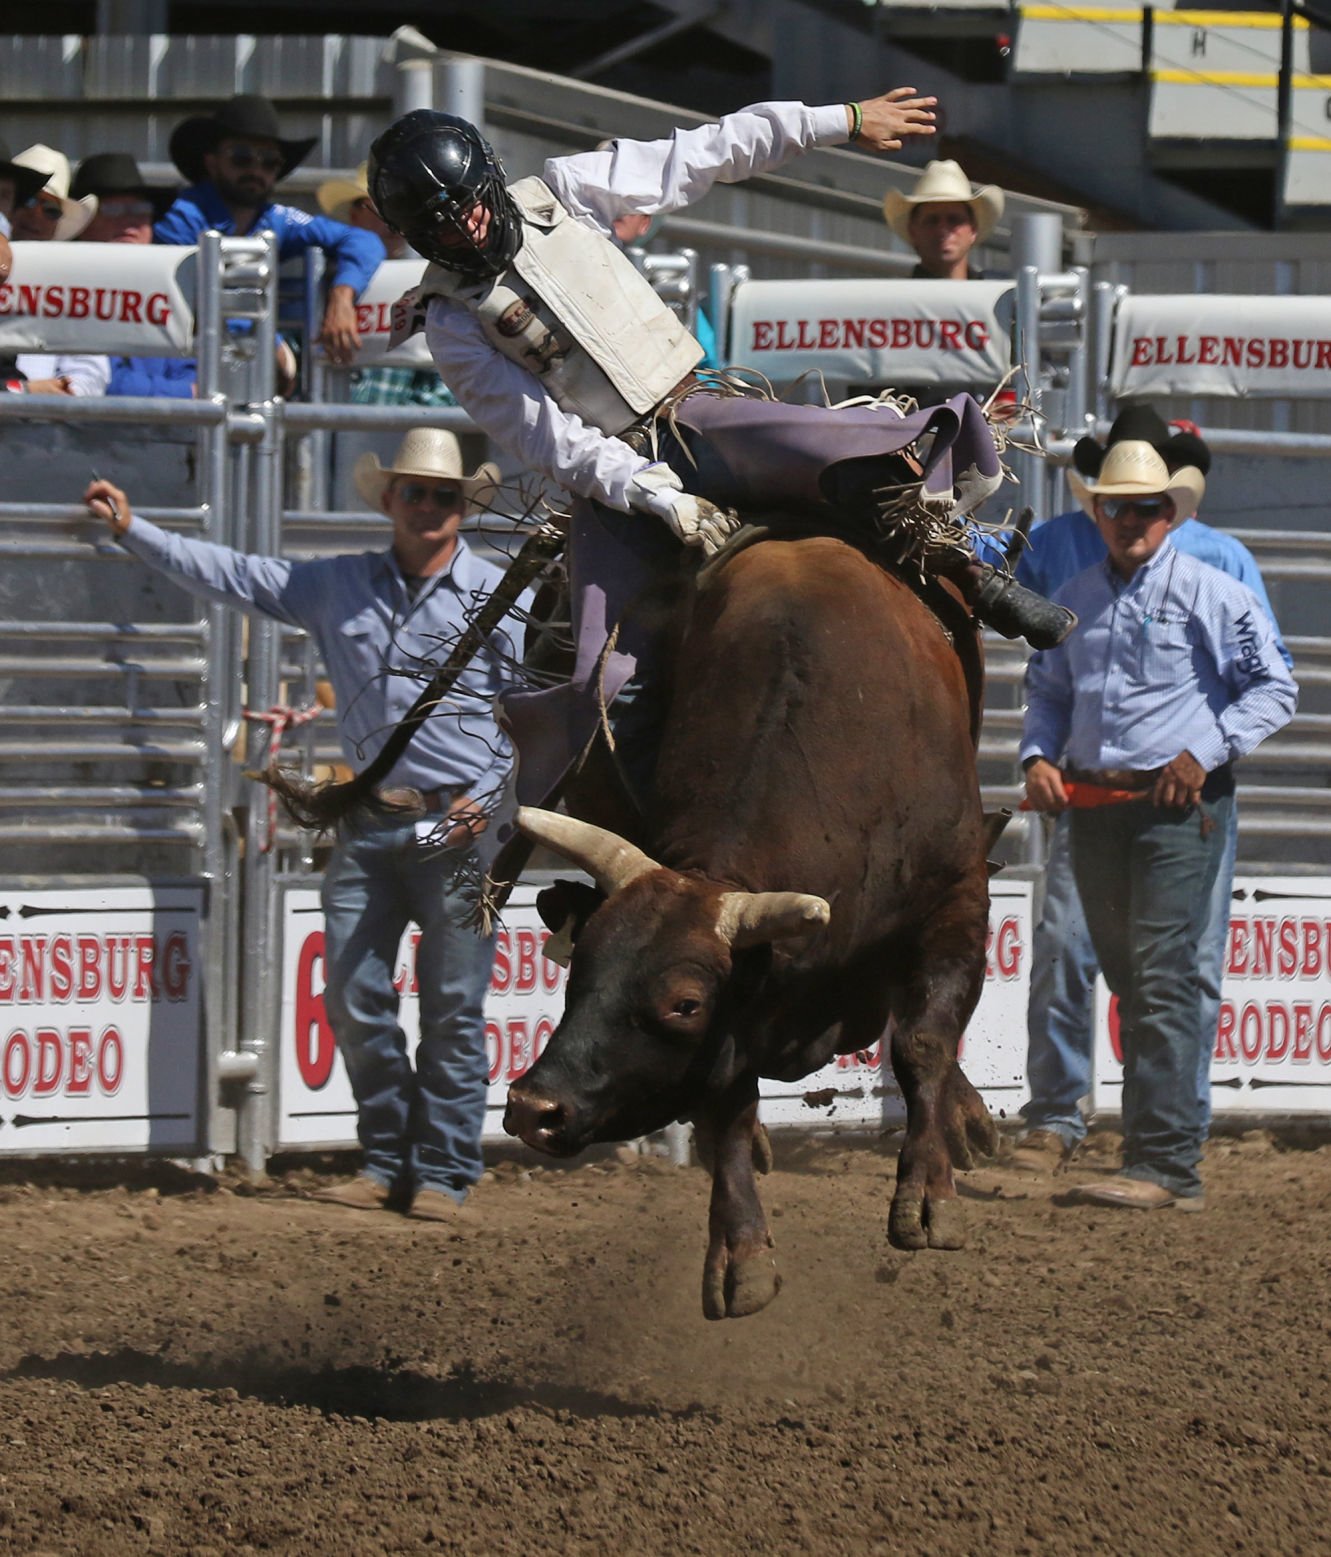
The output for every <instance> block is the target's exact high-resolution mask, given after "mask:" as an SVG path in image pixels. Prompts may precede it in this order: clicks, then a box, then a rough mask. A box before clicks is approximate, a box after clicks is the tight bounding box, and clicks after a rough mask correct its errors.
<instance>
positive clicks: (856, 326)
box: [842, 319, 877, 351]
mask: <svg viewBox="0 0 1331 1557" xmlns="http://www.w3.org/2000/svg"><path fill="white" fill-rule="evenodd" d="M876 322H877V321H876ZM842 328H843V329H844V330H845V332H846V349H847V350H848V351H858V350H860V349H861V348H862V347H863V345H864V337H865V333H866V331H867V330H868V328H869V321H868V320H867V319H847V320H846V321H845V322H844V324H843V325H842Z"/></svg>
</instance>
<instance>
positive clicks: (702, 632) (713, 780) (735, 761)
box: [504, 537, 995, 1319]
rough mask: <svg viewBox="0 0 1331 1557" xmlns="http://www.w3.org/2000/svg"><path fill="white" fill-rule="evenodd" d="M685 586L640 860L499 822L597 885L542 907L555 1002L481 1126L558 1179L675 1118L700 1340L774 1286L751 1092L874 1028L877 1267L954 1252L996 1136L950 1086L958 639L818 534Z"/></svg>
mask: <svg viewBox="0 0 1331 1557" xmlns="http://www.w3.org/2000/svg"><path fill="white" fill-rule="evenodd" d="M707 574H708V576H707V578H706V580H705V582H704V583H703V584H702V585H701V586H700V589H699V591H698V593H697V595H696V596H695V598H694V599H693V600H692V602H691V609H690V610H689V612H688V620H687V626H686V628H685V630H684V633H683V636H682V640H681V645H680V648H679V653H678V661H677V666H676V672H675V676H674V687H675V692H674V697H673V701H672V704H671V709H670V714H669V720H668V724H667V727H666V731H665V735H664V739H663V743H662V748H661V752H660V758H659V766H658V770H657V777H656V791H655V803H654V806H653V808H652V815H651V817H650V821H649V823H648V841H649V848H648V850H646V851H644V850H643V849H640V848H638V847H637V846H636V845H634V844H632V843H629V842H627V841H626V840H625V839H623V838H621V837H619V836H617V835H616V834H614V833H611V832H607V831H605V830H603V829H601V828H598V827H595V826H591V825H589V824H588V823H586V822H583V821H579V820H575V819H573V818H572V817H569V816H564V815H561V814H557V813H553V812H549V811H535V810H523V811H521V812H520V813H519V823H520V825H521V827H522V828H523V830H524V831H525V832H526V833H527V834H528V835H529V836H531V837H533V838H535V839H536V840H538V841H539V842H541V843H544V844H546V845H548V846H549V847H551V848H552V849H554V850H556V851H557V852H559V853H560V854H562V855H563V856H564V857H565V858H566V859H568V860H569V861H571V862H572V863H574V864H576V865H578V866H580V867H582V868H583V869H584V870H585V871H586V872H587V873H588V874H589V875H590V876H591V877H592V879H593V880H594V881H595V883H596V888H595V890H593V889H592V888H590V887H587V886H585V885H583V886H582V887H580V888H579V887H577V886H576V884H574V883H560V884H559V887H558V888H556V889H552V893H553V898H554V900H553V901H552V897H551V894H545V895H543V896H544V901H543V902H542V913H543V916H544V917H546V920H547V923H550V922H551V921H552V919H559V918H562V917H563V916H564V914H565V913H566V912H568V913H570V914H571V916H572V921H571V929H572V932H573V937H574V939H573V950H572V960H571V963H570V967H569V979H568V988H567V1000H566V1006H565V1011H564V1016H563V1019H562V1021H561V1022H560V1024H559V1027H558V1028H557V1030H556V1031H555V1033H554V1035H553V1037H552V1038H551V1040H550V1042H549V1044H548V1046H547V1048H546V1050H545V1052H544V1053H543V1054H542V1056H541V1057H540V1059H539V1060H538V1061H537V1062H536V1064H535V1065H534V1066H533V1067H532V1068H531V1070H529V1071H528V1072H527V1074H526V1075H525V1076H523V1077H522V1078H521V1079H520V1080H519V1081H518V1082H516V1083H515V1085H514V1086H513V1087H512V1088H511V1090H510V1092H509V1099H508V1108H507V1111H506V1113H505V1116H504V1126H505V1129H507V1130H508V1131H509V1132H510V1133H512V1134H514V1135H517V1136H519V1137H521V1139H522V1140H523V1141H525V1142H526V1143H527V1144H528V1145H530V1146H533V1147H535V1148H536V1149H537V1150H539V1151H542V1152H548V1153H551V1154H553V1155H557V1156H568V1155H571V1154H573V1153H576V1152H577V1151H579V1150H581V1149H582V1148H583V1147H585V1146H587V1145H588V1144H590V1143H591V1142H597V1141H619V1140H625V1139H630V1138H633V1137H636V1136H641V1135H644V1134H647V1133H649V1132H651V1131H654V1130H658V1129H661V1128H662V1127H664V1126H666V1125H668V1124H670V1123H671V1122H672V1121H674V1120H677V1119H691V1120H692V1121H693V1123H694V1125H695V1128H696V1131H697V1137H698V1141H699V1146H700V1150H701V1151H702V1153H703V1155H704V1158H705V1159H706V1160H707V1161H708V1162H709V1165H710V1167H711V1172H712V1199H711V1210H710V1214H709V1237H708V1248H707V1256H706V1261H705V1264H704V1271H703V1310H704V1312H705V1313H706V1315H707V1316H708V1317H709V1318H713V1319H719V1318H723V1317H737V1316H740V1315H745V1314H752V1313H755V1312H757V1311H758V1310H759V1309H761V1308H763V1307H764V1306H765V1305H766V1304H767V1303H769V1302H771V1300H772V1299H773V1297H775V1295H776V1293H777V1291H778V1288H779V1286H780V1277H779V1275H778V1273H777V1269H776V1265H775V1261H774V1258H773V1254H772V1240H771V1236H770V1234H769V1232H768V1228H767V1222H766V1218H765V1216H764V1214H763V1209H762V1206H761V1204H760V1202H759V1198H758V1192H757V1186H756V1182H755V1177H754V1174H755V1169H757V1170H758V1171H759V1172H764V1171H766V1169H767V1168H768V1167H769V1166H770V1161H771V1158H770V1149H769V1146H768V1142H767V1137H766V1132H765V1131H764V1129H763V1127H762V1125H761V1124H760V1122H759V1118H758V1083H759V1079H760V1078H761V1077H764V1076H766V1077H776V1078H779V1079H781V1080H785V1081H792V1080H797V1079H798V1078H800V1077H802V1076H805V1075H807V1074H808V1073H809V1072H810V1071H813V1070H816V1069H817V1068H818V1067H820V1066H821V1065H823V1064H825V1063H826V1062H827V1061H828V1060H829V1059H830V1058H831V1057H832V1056H833V1055H834V1054H845V1053H851V1052H853V1051H855V1050H860V1049H865V1048H868V1047H869V1046H870V1045H872V1044H873V1043H875V1042H876V1041H877V1040H878V1039H879V1037H880V1036H881V1035H882V1034H883V1032H884V1029H885V1027H886V1026H887V1025H888V1022H889V1019H890V1022H891V1057H892V1067H893V1071H894V1073H895V1075H896V1078H897V1081H898V1084H899V1085H900V1087H901V1091H902V1094H903V1096H904V1098H905V1102H906V1110H907V1125H906V1140H905V1145H904V1147H903V1148H902V1151H901V1155H900V1159H899V1163H898V1170H897V1185H896V1191H895V1194H894V1196H893V1200H892V1208H891V1213H890V1216H889V1220H888V1235H889V1237H890V1239H891V1241H892V1243H893V1244H895V1245H896V1246H897V1247H898V1248H903V1249H922V1248H925V1247H926V1246H927V1247H929V1248H935V1249H951V1248H957V1247H959V1246H960V1245H961V1244H962V1242H963V1226H962V1208H961V1205H960V1203H959V1201H958V1199H957V1194H956V1189H955V1186H954V1184H953V1179H952V1169H953V1167H954V1166H959V1167H968V1166H970V1164H971V1161H972V1156H971V1154H972V1151H973V1150H978V1151H980V1152H985V1153H987V1152H991V1151H992V1149H993V1146H994V1140H995V1133H994V1128H993V1124H992V1122H991V1120H990V1118H989V1115H988V1112H987V1110H986V1109H985V1106H984V1104H983V1103H982V1101H981V1100H980V1097H979V1095H978V1094H977V1093H976V1091H975V1089H974V1088H973V1087H972V1086H971V1084H970V1083H969V1082H968V1081H967V1079H966V1077H965V1076H964V1075H963V1074H962V1072H961V1070H960V1068H959V1066H958V1064H957V1047H958V1041H959V1039H960V1037H961V1034H962V1031H963V1029H964V1028H965V1026H966V1023H967V1021H968V1019H969V1018H970V1015H971V1013H972V1011H973V1010H974V1009H975V1005H976V1001H977V1000H978V998H979V994H980V989H981V984H982V980H983V976H984V965H985V936H986V928H987V922H988V905H989V894H988V885H987V882H988V870H987V865H986V860H985V855H986V828H985V822H984V818H983V816H982V813H981V809H980V795H979V786H978V782H977V777H976V768H975V741H974V737H975V733H976V729H977V714H978V695H979V688H980V684H981V680H982V677H981V674H980V667H979V645H978V641H977V634H976V630H975V628H974V627H973V626H972V624H971V622H970V619H969V617H968V616H967V614H966V613H965V612H964V610H962V609H961V608H960V607H959V606H956V605H955V604H954V603H953V602H952V601H951V599H950V597H949V596H946V595H944V594H943V592H942V591H941V590H940V591H939V595H938V599H937V600H936V602H935V609H932V610H931V609H930V606H928V605H926V604H925V603H924V601H923V600H922V599H921V598H920V597H919V595H917V594H916V593H915V592H914V591H913V590H912V589H911V588H910V587H908V586H907V585H906V584H905V583H903V582H901V581H900V579H898V578H897V577H895V576H894V575H893V574H891V573H889V572H887V571H885V570H884V569H883V568H881V567H879V566H877V565H876V564H875V563H874V562H873V561H871V560H869V558H868V557H867V556H866V555H865V554H864V553H863V552H862V551H860V550H858V549H857V548H855V547H854V546H852V545H849V544H846V543H845V542H843V541H841V540H838V539H833V538H830V537H815V538H807V539H799V540H792V541H779V540H768V541H765V542H763V543H761V544H757V545H754V546H751V547H749V548H748V549H747V550H744V551H741V552H740V553H739V554H738V555H736V556H734V557H733V558H732V559H730V560H728V561H727V562H726V563H725V564H724V566H721V567H719V568H711V569H708V570H707Z"/></svg>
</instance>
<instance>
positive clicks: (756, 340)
mask: <svg viewBox="0 0 1331 1557" xmlns="http://www.w3.org/2000/svg"><path fill="white" fill-rule="evenodd" d="M751 349H752V350H753V351H771V349H772V321H771V320H770V319H755V320H754V321H753V346H752V348H751Z"/></svg>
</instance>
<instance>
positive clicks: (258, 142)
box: [153, 93, 384, 364]
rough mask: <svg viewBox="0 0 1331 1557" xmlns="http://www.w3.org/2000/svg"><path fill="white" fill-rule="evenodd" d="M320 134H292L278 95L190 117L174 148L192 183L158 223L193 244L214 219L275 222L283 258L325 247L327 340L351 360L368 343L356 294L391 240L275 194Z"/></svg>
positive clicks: (233, 229) (235, 227)
mask: <svg viewBox="0 0 1331 1557" xmlns="http://www.w3.org/2000/svg"><path fill="white" fill-rule="evenodd" d="M317 139H318V137H317V136H313V135H311V136H308V137H305V138H303V139H298V140H288V139H285V138H284V137H283V135H282V133H281V124H280V121H279V120H278V116H277V110H276V109H275V108H274V107H273V105H272V103H270V102H269V101H268V99H267V98H266V97H258V96H256V95H254V94H252V93H242V94H241V95H239V96H237V97H233V98H231V99H230V101H229V102H225V103H223V104H222V105H221V107H220V108H217V109H215V110H214V112H212V113H211V114H195V115H193V116H192V117H191V118H188V119H183V120H182V121H181V122H180V123H179V124H178V125H177V126H176V127H175V129H174V130H173V131H172V132H171V145H170V151H171V160H172V162H174V163H175V165H176V166H177V167H178V168H179V169H180V171H181V172H182V173H183V174H184V175H185V177H186V179H188V180H189V188H188V189H185V190H182V192H181V193H180V194H179V195H178V196H177V197H176V200H175V203H174V204H173V205H172V207H171V209H170V210H169V211H168V212H167V213H166V215H165V216H163V217H162V219H161V220H160V221H159V222H158V223H157V224H156V226H155V227H154V229H153V230H154V233H155V235H156V238H157V242H158V243H181V244H186V243H197V242H198V238H199V234H200V233H201V232H203V231H204V230H205V229H207V228H210V227H211V228H215V229H216V230H217V231H218V232H221V233H238V234H240V235H242V236H243V235H244V234H246V233H251V232H259V231H262V230H263V229H264V228H267V229H269V230H271V231H272V232H273V233H274V234H276V237H277V251H278V254H279V256H280V257H281V258H282V259H283V260H289V259H291V258H293V257H294V256H295V255H298V254H303V253H304V252H305V250H306V249H314V248H318V249H323V250H324V252H325V253H326V254H327V255H328V258H329V264H330V269H331V272H332V274H331V276H330V278H329V284H328V301H327V304H326V306H325V308H324V317H323V327H322V330H321V331H320V334H319V340H320V341H321V342H322V344H323V347H324V350H325V351H326V352H327V353H328V355H329V357H330V358H331V359H332V361H334V362H337V363H341V364H345V363H349V362H351V361H352V360H353V358H354V357H355V355H356V351H357V349H358V348H359V346H360V332H359V331H358V330H357V328H356V308H355V301H356V298H358V297H359V296H360V294H361V293H362V292H363V291H364V290H365V288H366V286H367V285H368V284H369V281H370V278H371V276H373V275H374V273H375V271H376V270H377V269H378V268H379V266H380V265H381V264H382V263H383V259H384V246H383V244H382V243H381V242H380V241H379V239H378V238H376V237H375V235H374V234H373V233H371V232H365V231H363V230H360V229H357V228H354V227H348V226H346V225H345V223H342V222H335V221H332V220H331V219H330V218H328V217H326V216H310V215H308V214H307V213H306V212H304V211H299V210H297V209H296V208H295V207H294V206H289V205H280V204H278V203H277V202H276V201H274V200H273V198H272V196H273V188H274V186H275V185H276V184H277V182H278V181H279V180H280V179H282V178H285V177H286V175H287V174H288V173H290V172H291V170H292V169H293V168H296V167H299V166H300V164H301V163H302V162H304V160H305V158H306V157H308V156H309V154H310V151H311V149H312V147H313V146H314V143H315V141H316V140H317Z"/></svg>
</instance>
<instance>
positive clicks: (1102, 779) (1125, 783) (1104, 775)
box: [1064, 767, 1161, 789]
mask: <svg viewBox="0 0 1331 1557" xmlns="http://www.w3.org/2000/svg"><path fill="white" fill-rule="evenodd" d="M1160 771H1161V770H1160V769H1159V768H1151V769H1150V770H1146V769H1141V768H1074V767H1067V768H1065V769H1064V772H1065V773H1066V775H1067V777H1068V778H1070V779H1071V780H1072V782H1073V783H1074V784H1098V785H1099V786H1100V788H1101V789H1150V787H1151V786H1152V785H1153V784H1154V783H1155V781H1156V779H1158V778H1159V777H1160Z"/></svg>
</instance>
